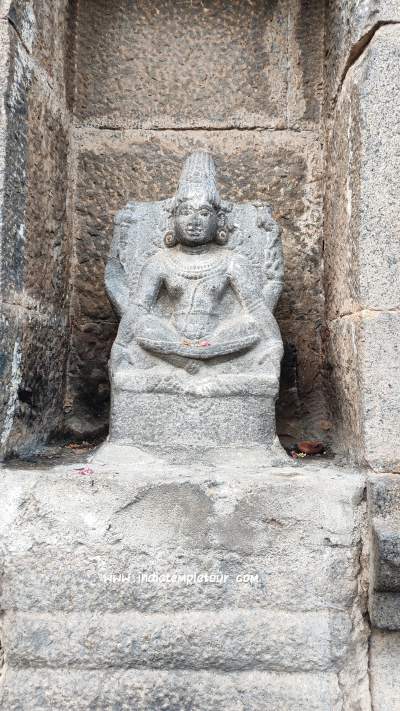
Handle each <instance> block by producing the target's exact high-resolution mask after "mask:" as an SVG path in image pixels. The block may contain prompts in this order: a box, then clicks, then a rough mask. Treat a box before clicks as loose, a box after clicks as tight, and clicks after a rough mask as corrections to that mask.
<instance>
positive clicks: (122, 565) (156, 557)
mask: <svg viewBox="0 0 400 711" xmlns="http://www.w3.org/2000/svg"><path fill="white" fill-rule="evenodd" d="M39 558H40V567H39V568H38V566H37V561H38V559H39ZM358 558H359V551H358V548H357V547H356V546H353V547H349V548H348V547H340V546H339V547H338V546H333V547H332V546H330V545H329V544H327V545H326V546H323V547H315V548H314V547H307V546H304V545H303V546H298V547H296V548H294V547H292V546H288V547H286V546H285V545H284V541H280V542H278V543H271V548H270V550H269V551H268V552H267V553H265V554H264V555H246V556H241V555H239V554H238V553H236V552H231V551H226V550H223V549H222V550H211V551H210V550H185V549H183V548H178V549H175V550H172V551H170V550H163V549H161V550H160V549H159V550H155V549H153V550H152V551H151V558H150V555H149V551H148V550H144V549H136V548H134V547H131V546H126V545H124V546H123V547H117V548H116V547H115V546H79V547H77V548H75V547H64V546H62V545H60V546H58V547H55V546H52V547H43V546H37V547H35V548H34V549H33V550H31V551H29V552H27V553H22V554H21V553H19V554H16V555H9V556H6V560H5V564H4V576H3V591H2V607H3V609H6V610H8V609H20V610H26V611H29V610H31V611H32V610H35V611H42V612H51V611H65V612H73V611H76V612H78V611H85V610H93V611H98V612H100V611H113V612H121V611H124V610H126V609H136V610H138V611H142V612H167V610H171V611H175V610H185V609H194V608H196V609H200V610H201V609H203V610H206V609H208V610H218V609H221V608H223V607H254V608H266V607H268V608H272V607H281V608H284V609H286V610H292V611H301V610H304V611H309V610H316V609H323V608H327V607H340V608H348V607H349V606H350V605H351V603H352V601H353V599H354V597H355V595H356V593H357V571H358V565H359V560H358ZM310 571H314V572H313V573H312V574H311V573H310ZM338 578H340V581H341V584H340V586H338V584H337V580H338Z"/></svg>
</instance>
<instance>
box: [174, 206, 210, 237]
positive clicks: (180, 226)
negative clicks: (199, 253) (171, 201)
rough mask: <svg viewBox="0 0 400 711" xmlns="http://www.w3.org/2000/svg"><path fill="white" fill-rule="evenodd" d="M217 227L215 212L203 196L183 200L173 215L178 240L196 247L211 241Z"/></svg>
mask: <svg viewBox="0 0 400 711" xmlns="http://www.w3.org/2000/svg"><path fill="white" fill-rule="evenodd" d="M217 228H218V218H217V213H216V210H215V208H214V207H213V205H211V203H210V202H208V201H207V200H206V199H204V198H199V199H197V198H192V199H189V200H184V201H183V202H182V203H181V204H180V205H179V207H178V209H177V212H176V215H175V233H176V237H177V238H178V240H179V242H180V243H181V244H183V245H186V246H188V247H196V246H199V245H202V244H207V243H208V242H212V241H213V240H214V238H215V235H216V233H217Z"/></svg>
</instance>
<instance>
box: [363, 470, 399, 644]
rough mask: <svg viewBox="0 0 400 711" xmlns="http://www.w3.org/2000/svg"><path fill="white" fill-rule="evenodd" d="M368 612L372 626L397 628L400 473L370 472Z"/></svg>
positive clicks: (387, 628)
mask: <svg viewBox="0 0 400 711" xmlns="http://www.w3.org/2000/svg"><path fill="white" fill-rule="evenodd" d="M368 502H369V507H368V508H369V517H370V539H371V542H370V574H369V577H370V595H369V614H370V618H371V622H372V624H373V626H374V627H378V628H380V629H385V630H400V507H399V502H400V477H399V475H398V474H384V475H380V476H377V475H376V474H375V475H374V476H371V477H370V478H369V482H368Z"/></svg>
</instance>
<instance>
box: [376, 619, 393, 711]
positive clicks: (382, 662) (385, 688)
mask: <svg viewBox="0 0 400 711" xmlns="http://www.w3.org/2000/svg"><path fill="white" fill-rule="evenodd" d="M399 661H400V634H399V633H391V634H388V633H383V632H380V631H374V632H373V633H372V636H371V653H370V667H371V703H372V708H373V709H374V711H397V709H398V708H399V706H400V679H399V675H398V674H397V672H396V670H397V668H398V665H399Z"/></svg>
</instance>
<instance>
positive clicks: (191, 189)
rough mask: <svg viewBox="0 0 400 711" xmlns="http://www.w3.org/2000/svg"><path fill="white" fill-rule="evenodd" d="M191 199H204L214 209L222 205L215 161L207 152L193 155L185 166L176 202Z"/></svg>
mask: <svg viewBox="0 0 400 711" xmlns="http://www.w3.org/2000/svg"><path fill="white" fill-rule="evenodd" d="M190 198H197V199H201V198H204V199H205V200H206V201H207V202H210V203H211V204H212V205H214V207H219V205H220V198H219V193H218V189H217V178H216V171H215V165H214V161H213V159H212V156H211V155H210V154H209V153H207V152H206V151H196V152H195V153H192V154H191V155H190V156H189V157H188V158H187V159H186V161H185V164H184V166H183V169H182V173H181V177H180V179H179V185H178V190H177V192H176V196H175V200H176V201H177V202H179V201H181V200H188V199H190Z"/></svg>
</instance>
